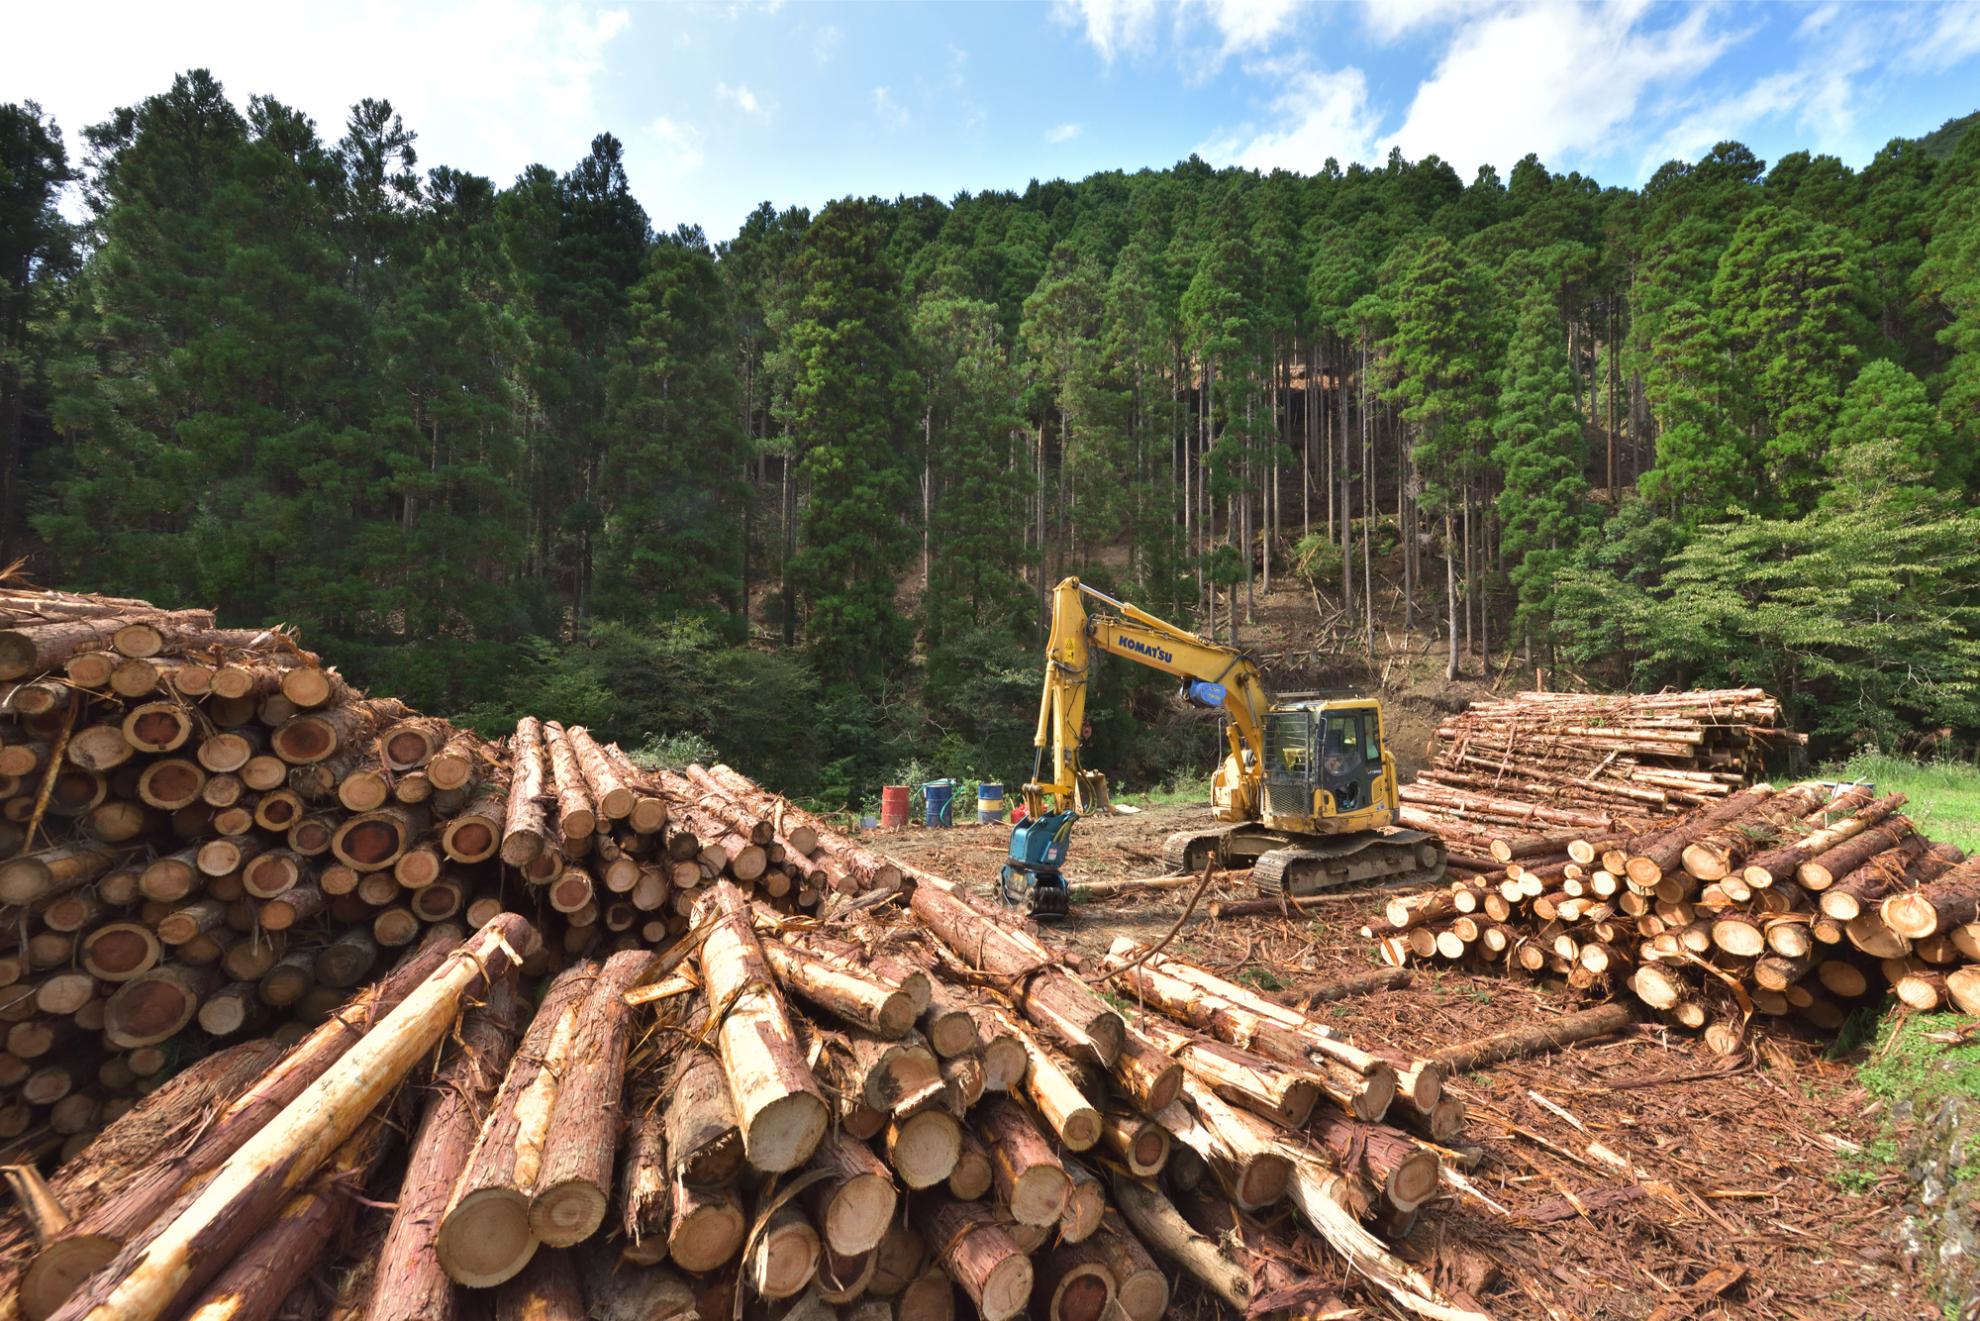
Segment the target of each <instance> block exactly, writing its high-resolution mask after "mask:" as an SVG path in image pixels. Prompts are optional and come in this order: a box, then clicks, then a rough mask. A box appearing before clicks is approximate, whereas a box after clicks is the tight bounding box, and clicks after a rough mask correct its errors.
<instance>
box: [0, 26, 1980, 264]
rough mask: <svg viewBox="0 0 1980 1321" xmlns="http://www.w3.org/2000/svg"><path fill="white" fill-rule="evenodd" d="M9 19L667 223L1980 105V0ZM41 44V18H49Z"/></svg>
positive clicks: (1804, 132) (1621, 178) (1467, 161)
mask: <svg viewBox="0 0 1980 1321" xmlns="http://www.w3.org/2000/svg"><path fill="white" fill-rule="evenodd" d="M88 12H89V14H90V17H91V20H92V26H98V27H101V28H102V30H103V32H104V33H105V34H106V36H105V37H104V38H103V39H98V40H78V39H77V34H76V31H75V11H73V10H67V9H64V8H61V7H58V6H54V5H36V6H33V7H32V8H31V9H25V10H23V11H22V12H20V13H18V14H16V15H14V16H12V17H10V20H9V26H10V29H11V30H12V33H13V36H14V38H15V39H14V40H12V41H10V42H9V43H7V46H6V48H5V49H4V50H0V97H4V98H8V99H12V98H16V97H27V98H31V99H34V100H38V101H40V102H41V103H42V105H43V106H44V108H46V109H48V110H49V111H51V112H53V113H54V114H55V115H56V116H57V117H58V118H59V119H60V121H61V123H62V125H63V127H64V129H65V130H67V131H68V132H69V135H70V141H71V145H72V150H74V151H77V152H78V154H80V153H79V149H78V148H77V147H76V130H77V129H79V128H80V127H81V126H82V125H83V124H85V123H88V122H91V121H94V120H97V119H100V118H102V117H103V116H104V115H105V114H107V113H108V111H109V110H110V109H112V108H113V107H114V106H115V105H117V104H120V103H127V102H131V101H135V100H137V99H140V98H141V97H142V96H144V95H146V94H148V93H150V92H152V91H155V90H158V89H160V88H162V87H163V86H164V85H165V84H166V83H167V82H168V81H169V79H170V77H171V74H172V73H173V72H174V71H175V70H177V69H183V68H187V67H191V66H193V65H195V64H205V65H207V66H208V67H211V68H212V69H213V70H214V71H215V72H216V73H217V74H218V75H219V76H220V78H221V79H222V81H223V82H225V84H226V85H227V87H228V90H229V91H230V92H231V93H233V95H234V96H235V98H236V100H237V101H244V100H245V98H246V97H247V96H248V95H249V94H251V93H255V92H267V93H270V94H273V95H275V96H277V97H280V98H281V99H283V100H286V101H289V102H290V103H292V104H295V105H298V106H300V107H301V108H302V109H304V110H306V111H308V112H309V113H311V114H312V115H314V116H315V117H316V118H317V121H318V123H319V126H320V127H321V128H322V129H323V131H324V132H325V135H326V136H327V137H332V138H334V137H335V136H336V134H337V131H338V129H339V127H340V125H341V122H342V119H343V115H344V109H345V107H347V106H348V104H349V103H350V102H351V101H353V100H355V99H357V98H358V97H360V96H366V95H370V96H383V97H387V98H389V99H390V100H392V101H393V103H394V104H395V105H397V106H398V107H399V108H400V109H401V110H402V112H403V113H404V114H405V117H406V120H407V122H408V123H409V125H410V126H411V127H412V128H413V129H414V130H415V131H417V132H418V133H419V134H420V139H421V141H420V151H421V156H422V163H423V164H426V165H433V164H439V163H442V162H444V163H446V164H450V165H454V166H456V167H459V168H464V169H470V170H474V171H477V172H479V173H483V174H488V175H491V176H493V177H494V178H495V179H496V180H497V181H498V182H503V183H506V182H507V181H508V180H509V179H511V178H513V177H514V175H515V174H516V172H517V171H518V170H520V169H521V168H522V167H523V166H524V165H526V164H528V163H530V162H532V161H542V162H544V163H546V164H549V165H552V166H554V167H556V168H559V169H562V168H564V167H565V166H567V165H568V164H569V163H570V162H572V161H573V160H575V159H576V158H577V157H578V156H579V155H581V154H582V153H583V151H584V150H585V147H586V144H587V143H588V142H589V140H590V137H591V135H592V134H593V133H594V132H597V131H599V130H601V129H609V130H610V131H612V132H613V133H616V134H617V135H618V136H619V137H620V138H622V139H623V140H624V141H625V143H626V148H627V164H628V172H629V174H630V176H631V179H632V183H633V188H634V191H635V192H636V193H637V194H638V196H639V198H640V200H641V201H642V202H643V203H644V204H645V206H646V208H647V210H648V211H649V212H650V213H651V214H652V216H653V219H654V222H655V224H656V225H659V226H662V227H671V226H673V225H675V224H679V223H682V222H693V223H699V224H702V225H703V226H704V227H705V228H707V230H708V231H709V234H710V236H711V237H712V238H717V239H719V238H723V237H726V236H727V235H728V234H730V233H732V232H734V230H735V227H736V225H737V224H738V223H739V222H740V220H741V219H742V217H743V216H744V215H745V214H746V213H747V212H748V211H749V210H750V208H751V207H752V206H753V205H754V204H755V203H757V202H758V201H761V200H766V199H767V200H769V201H771V202H774V203H776V204H777V205H779V206H783V205H790V204H801V205H807V206H813V207H815V206H817V205H819V204H821V203H823V202H825V201H827V200H829V199H831V198H833V197H837V196H842V195H845V194H848V193H879V194H883V195H893V194H895V193H920V192H929V193H933V194H935V195H937V196H940V197H944V198H947V197H949V196H951V195H953V194H954V193H956V192H957V191H959V190H964V189H971V190H980V189H986V188H1022V187H1023V186H1024V184H1025V183H1026V182H1027V181H1028V180H1030V179H1032V178H1052V177H1065V178H1078V177H1080V176H1082V175H1085V174H1087V173H1090V172H1092V171H1094V170H1098V169H1106V168H1116V167H1118V168H1127V169H1132V168H1136V167H1140V166H1155V167H1161V166H1165V165H1168V164H1171V163H1173V162H1174V161H1177V160H1179V159H1182V158H1183V157H1185V156H1187V155H1189V154H1190V153H1191V152H1198V153H1200V154H1202V155H1203V156H1204V157H1206V158H1207V159H1209V160H1211V161H1213V162H1215V163H1218V164H1226V163H1235V164H1242V165H1250V166H1256V167H1259V168H1271V167H1274V166H1281V167H1285V168H1288V169H1295V170H1300V171H1311V170H1313V169H1316V168H1318V167H1319V166H1320V165H1321V163H1322V162H1323V161H1324V160H1325V159H1326V158H1327V157H1328V156H1330V155H1331V156H1334V157H1336V158H1338V159H1340V160H1341V161H1343V162H1346V161H1349V160H1367V161H1378V160H1380V159H1381V158H1382V157H1384V156H1386V155H1387V153H1388V151H1389V149H1390V147H1391V146H1392V145H1399V146H1400V147H1401V148H1402V149H1403V152H1404V154H1405V155H1407V156H1409V157H1411V158H1418V157H1421V156H1423V155H1426V154H1428V153H1431V152H1435V153H1437V154H1438V155H1441V156H1443V157H1444V158H1445V159H1446V160H1449V161H1451V162H1452V164H1454V165H1455V166H1457V167H1458V169H1459V171H1460V172H1461V173H1462V174H1463V175H1464V176H1465V177H1467V178H1469V177H1470V176H1471V174H1472V172H1473V171H1474V170H1475V169H1476V168H1477V167H1478V166H1479V165H1480V164H1492V165H1496V166H1497V167H1498V168H1499V169H1500V171H1501V173H1504V172H1505V170H1506V169H1507V168H1508V167H1509V166H1510V165H1511V164H1512V163H1513V162H1514V161H1515V160H1517V159H1518V158H1519V157H1520V156H1521V155H1523V154H1524V153H1526V152H1527V151H1535V152H1538V153H1539V154H1540V156H1541V158H1542V159H1543V160H1544V161H1545V162H1546V163H1547V164H1548V165H1549V166H1550V167H1553V168H1555V169H1579V170H1581V171H1583V172H1585V173H1589V174H1592V175H1594V176H1595V177H1596V178H1598V179H1600V180H1602V181H1603V182H1605V183H1624V184H1628V183H1636V182H1639V181H1641V180H1642V179H1643V178H1644V177H1645V176H1647V175H1648V174H1649V173H1650V172H1651V171H1653V170H1654V169H1655V168H1656V167H1657V165H1658V164H1660V163H1661V162H1662V161H1664V160H1666V159H1669V158H1670V157H1672V156H1681V157H1686V158H1690V157H1695V156H1696V155H1697V154H1699V153H1700V152H1701V151H1703V150H1704V149H1705V148H1707V147H1709V146H1710V145H1711V144H1712V143H1713V142H1715V141H1718V140H1720V139H1722V138H1726V137H1734V138H1738V139H1740V140H1741V141H1744V142H1746V143H1747V144H1748V145H1749V146H1751V147H1752V148H1753V149H1754V150H1755V151H1756V152H1757V153H1758V154H1759V155H1760V156H1761V157H1762V158H1763V159H1769V160H1771V159H1773V158H1775V157H1777V156H1779V155H1781V154H1782V153H1784V152H1786V151H1790V150H1793V149H1795V148H1798V147H1806V148H1809V149H1811V150H1818V151H1827V152H1832V153H1834V154H1836V155H1839V156H1841V157H1842V158H1843V159H1844V160H1845V161H1848V162H1849V163H1851V164H1852V165H1861V164H1863V163H1864V162H1865V161H1867V160H1868V159H1869V158H1870V157H1871V155H1873V154H1874V153H1875V151H1876V150H1877V148H1878V147H1880V146H1881V145H1882V144H1883V143H1884V142H1886V141H1888V140H1889V139H1890V138H1892V137H1894V136H1912V135H1916V134H1918V133H1922V132H1925V131H1927V130H1929V129H1931V128H1934V127H1936V126H1937V125H1938V124H1939V123H1941V122H1942V121H1944V120H1945V119H1947V118H1948V117H1950V116H1953V115H1959V114H1964V113H1967V112H1968V111H1971V110H1974V109H1976V108H1980V3H1976V2H1974V0H1967V2H1966V3H1925V2H1921V3H1916V4H1904V3H1882V4H1870V3H1857V4H1807V5H1799V4H1789V3H1766V4H1752V3H1731V2H1727V3H1713V4H1705V3H1697V4H1655V3H1644V2H1640V0H1620V2H1616V3H1583V4H1570V3H1552V2H1534V0H1511V2H1508V3H1463V4H1460V3H1451V2H1450V0H1408V2H1407V3H1356V2H1354V0H1338V2H1337V3H1302V2H1300V0H1254V2H1253V3H1243V2H1241V0H1051V2H1050V3H1036V4H1021V3H988V2H982V3H946V4H908V3H892V4H880V3H866V4H837V3H801V2H799V0H786V2H785V3H775V2H763V0H750V2H746V3H733V4H731V3H719V4H718V3H653V2H648V3H626V2H625V0H619V2H617V3H611V2H609V0H608V2H607V3H598V4H593V3H575V2H570V0H473V2H472V3H469V2H467V0H431V2H430V3H423V4H422V3H414V4H406V5H395V4H392V3H388V2H387V0H349V2H347V3H322V2H320V0H261V2H260V3H255V4H251V5H250V4H234V3H208V4H199V5H183V6H174V5H161V4H157V3H155V2H154V3H150V4H125V3H122V2H121V0H112V2H111V3H106V4H97V5H92V6H90V8H89V11H88ZM37 28H43V29H45V31H37V30H36V29H37Z"/></svg>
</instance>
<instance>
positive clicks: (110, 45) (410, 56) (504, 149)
mask: <svg viewBox="0 0 1980 1321" xmlns="http://www.w3.org/2000/svg"><path fill="white" fill-rule="evenodd" d="M89 23H90V26H91V27H92V28H94V29H96V30H99V31H103V32H108V33H114V34H115V39H114V40H109V41H101V42H94V43H78V42H77V41H76V40H75V37H76V32H75V15H74V13H73V12H71V11H69V10H67V9H65V8H63V7H62V6H59V5H29V6H26V7H23V8H22V9H20V10H19V11H18V12H14V13H10V14H9V18H8V40H7V41H6V42H3V43H0V87H5V88H7V90H8V95H10V96H18V97H31V98H33V99H35V100H38V101H40V102H41V104H42V106H43V108H44V109H46V110H48V111H49V112H50V113H52V114H54V115H55V116H56V117H57V118H58V119H59V120H60V122H61V125H62V128H63V131H64V133H65V134H66V135H67V136H68V139H69V145H70V152H71V156H72V158H75V157H79V156H80V154H81V141H80V130H81V129H82V128H83V127H84V126H86V125H88V124H92V123H95V122H98V121H100V120H102V119H105V118H107V117H108V116H109V114H110V112H111V111H113V110H114V109H116V108H117V107H118V106H120V105H130V104H134V103H136V102H138V101H140V100H142V99H143V98H145V97H146V96H149V95H152V94H153V93H156V92H162V91H164V90H165V89H166V88H167V87H169V86H170V85H171V80H172V76H173V75H174V74H175V73H180V72H183V71H185V70H187V69H192V68H200V67H204V68H209V69H211V70H212V71H213V73H214V75H215V76H216V77H218V78H219V79H220V80H221V82H222V83H223V84H224V85H225V87H226V89H227V92H228V95H229V96H230V97H232V98H233V100H234V101H235V103H236V104H239V105H245V104H246V102H247V99H248V97H249V96H251V95H253V94H255V93H260V92H265V93H268V94H270V95H273V96H275V97H277V98H278V99H280V100H282V101H283V102H285V103H287V104H289V105H292V106H295V107H296V108H297V109H299V110H302V111H304V112H306V113H307V114H309V115H310V116H312V117H313V118H314V119H315V120H316V123H317V129H318V132H319V133H321V135H322V136H323V137H324V138H325V139H326V140H328V141H331V142H334V141H336V139H338V138H339V137H341V136H342V135H343V131H344V122H345V118H346V116H347V114H348V112H349V109H350V106H351V105H352V103H354V102H355V101H357V100H358V99H360V98H361V97H366V96H375V97H383V98H385V99H388V100H390V101H391V102H392V105H393V108H394V109H396V110H398V111H399V113H400V114H401V115H402V116H403V117H404V119H405V122H406V124H407V126H408V127H409V128H411V129H412V130H413V131H414V132H416V133H417V134H418V135H419V143H418V150H419V156H420V162H421V165H422V166H427V165H438V164H441V163H445V164H448V165H452V166H455V167H456V168H459V169H465V170H472V171H475V172H477V173H480V174H485V175H488V176H490V177H492V178H493V179H494V180H495V182H496V183H497V184H507V183H508V182H509V181H510V180H511V179H513V178H514V177H515V175H516V174H517V173H519V172H520V171H521V170H522V169H523V168H524V167H525V166H527V165H530V164H532V163H535V162H539V161H540V162H542V163H544V164H546V165H549V166H551V167H552V168H553V169H562V168H565V167H566V166H568V165H570V164H572V163H573V162H575V161H577V160H578V159H579V158H580V157H581V156H583V155H584V153H585V151H586V150H587V149H588V147H589V145H590V142H591V138H592V136H593V135H594V134H596V133H598V132H600V131H602V130H604V129H606V128H608V127H609V125H608V124H607V122H606V112H605V110H604V109H603V106H602V103H601V95H600V94H601V90H602V87H603V85H604V82H605V65H606V57H607V55H608V53H609V52H610V51H611V49H612V48H613V46H614V44H615V43H616V42H617V41H618V40H619V38H620V37H621V36H623V34H624V33H625V32H626V30H627V29H628V28H629V27H630V26H631V24H632V15H631V13H630V12H629V11H628V10H627V9H624V8H607V7H602V6H599V5H595V4H585V3H574V2H572V0H486V2H483V0H474V2H472V3H470V2H469V0H433V2H432V3H427V4H421V5H412V6H403V5H398V4H391V3H387V2H386V0H352V2H351V3H344V4H335V5H324V4H310V3H303V2H302V0H264V2H262V3H246V2H245V0H216V2H215V3H208V4H201V5H196V6H191V7H184V8H178V7H172V6H166V5H159V4H155V3H136V2H135V0H105V3H103V4H99V5H97V6H95V7H94V8H92V9H91V11H90V15H89ZM381 33H389V34H390V38H389V40H388V39H381V37H380V35H379V34H381Z"/></svg>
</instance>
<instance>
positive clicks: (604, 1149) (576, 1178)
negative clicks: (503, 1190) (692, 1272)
mask: <svg viewBox="0 0 1980 1321" xmlns="http://www.w3.org/2000/svg"><path fill="white" fill-rule="evenodd" d="M658 957H659V956H658V955H656V954H654V953H653V951H651V950H646V949H631V950H623V951H621V952H620V953H617V954H614V955H612V956H611V957H610V958H608V959H606V960H605V963H604V966H603V967H601V968H600V969H599V972H598V979H597V982H596V985H595V986H594V988H593V990H592V992H591V996H590V998H589V1000H588V1001H587V1002H586V1004H585V1006H584V1008H583V1010H582V1011H580V1013H579V1016H578V1020H577V1023H576V1026H575V1030H574V1033H573V1036H572V1041H571V1058H572V1059H573V1060H577V1061H582V1063H583V1067H582V1068H577V1069H573V1070H571V1071H570V1072H569V1073H568V1074H567V1075H566V1076H565V1077H564V1079H563V1081H562V1083H561V1085H560V1086H559V1087H558V1089H557V1104H556V1109H555V1111H554V1113H553V1117H552V1119H551V1124H550V1136H549V1140H548V1142H547V1143H546V1144H545V1147H544V1151H543V1163H542V1169H541V1171H540V1173H539V1174H538V1176H537V1180H536V1186H535V1191H534V1192H533V1193H532V1194H531V1196H530V1202H529V1227H530V1230H531V1231H532V1232H533V1233H534V1234H535V1235H536V1236H537V1238H539V1239H541V1240H542V1241H543V1242H544V1243H546V1244H548V1245H549V1246H551V1247H553V1248H568V1247H572V1246H574V1245H575V1244H578V1243H581V1242H583V1241H584V1240H585V1239H587V1238H590V1237H591V1236H592V1235H593V1234H595V1233H597V1232H598V1227H599V1226H600V1225H602V1224H604V1223H605V1212H606V1210H607V1209H608V1208H609V1207H610V1205H611V1196H612V1163H613V1160H614V1158H615V1156H616V1154H617V1152H618V1149H619V1119H620V1115H621V1114H622V1112H623V1108H624V1087H625V1076H626V1054H627V1051H628V1050H629V1049H630V1048H631V1045H632V1032H633V1025H632V1010H631V1009H630V1008H629V1007H628V1006H627V1004H626V992H627V991H629V990H631V989H632V988H633V987H634V986H637V985H638V984H639V983H640V981H641V980H642V979H643V978H644V977H645V975H646V973H647V970H648V969H650V968H651V967H652V966H653V963H654V961H655V960H656V959H657V958H658ZM689 1269H693V1267H690V1268H689Z"/></svg>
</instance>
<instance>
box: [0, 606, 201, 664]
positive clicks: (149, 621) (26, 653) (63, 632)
mask: <svg viewBox="0 0 1980 1321" xmlns="http://www.w3.org/2000/svg"><path fill="white" fill-rule="evenodd" d="M179 624H184V625H190V626H194V627H200V628H211V627H213V614H212V612H211V611H207V610H179V611H170V610H159V609H158V608H156V607H155V606H154V607H149V608H146V609H143V610H134V611H131V612H129V613H125V614H111V615H98V616H93V617H86V618H70V619H62V620H52V621H49V622H46V623H37V624H23V625H19V626H17V627H14V628H9V629H6V630H4V631H0V681H5V680H10V679H21V678H25V677H26V676H28V675H30V674H39V673H42V672H44V671H48V670H53V669H57V668H59V667H61V666H62V665H63V664H64V663H65V662H67V661H68V660H69V658H70V657H72V656H76V655H80V654H81V653H83V652H85V651H103V650H106V649H109V648H112V647H114V645H115V642H116V638H117V635H118V633H120V632H122V631H123V630H124V629H126V628H130V627H132V626H134V625H136V626H144V625H151V626H153V627H160V626H173V625H179ZM131 645H133V646H134V647H140V649H141V646H140V644H139V643H138V642H137V640H136V639H135V637H134V638H133V641H132V644H131ZM120 654H121V653H120ZM152 654H153V655H156V654H157V653H156V652H155V651H154V652H152Z"/></svg>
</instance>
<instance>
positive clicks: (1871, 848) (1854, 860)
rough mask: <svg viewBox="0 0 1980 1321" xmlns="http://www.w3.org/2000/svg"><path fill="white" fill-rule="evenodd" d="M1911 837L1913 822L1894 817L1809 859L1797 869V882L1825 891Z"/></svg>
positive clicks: (1795, 873)
mask: <svg viewBox="0 0 1980 1321" xmlns="http://www.w3.org/2000/svg"><path fill="white" fill-rule="evenodd" d="M1911 833H1912V825H1911V822H1910V821H1908V820H1907V819H1905V818H1904V817H1902V816H1892V817H1890V818H1888V819H1886V820H1885V821H1883V822H1881V823H1880V824H1878V825H1875V826H1872V827H1870V828H1868V829H1866V830H1864V831H1862V832H1861V833H1860V834H1857V835H1855V836H1854V837H1852V838H1850V839H1847V840H1845V841H1843V842H1842V843H1840V844H1838V845H1836V846H1835V847H1834V848H1829V849H1824V850H1823V851H1822V852H1821V853H1819V854H1816V855H1815V856H1814V857H1811V858H1809V859H1808V860H1807V861H1806V862H1804V863H1802V864H1801V865H1800V866H1798V867H1796V868H1795V869H1794V876H1795V879H1796V880H1797V881H1799V882H1801V886H1802V888H1803V889H1805V890H1817V891H1820V890H1826V889H1828V888H1829V887H1830V886H1832V885H1834V884H1835V883H1836V880H1837V878H1839V877H1842V876H1847V875H1848V874H1849V873H1851V872H1853V871H1855V870H1856V869H1857V868H1858V867H1861V866H1862V865H1863V864H1864V863H1866V862H1868V861H1870V859H1871V858H1874V857H1875V856H1877V855H1878V854H1879V853H1882V852H1883V851H1884V850H1885V849H1888V848H1895V847H1896V846H1897V845H1898V844H1900V843H1902V842H1903V840H1904V839H1905V837H1906V836H1908V835H1910V834H1911Z"/></svg>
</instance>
